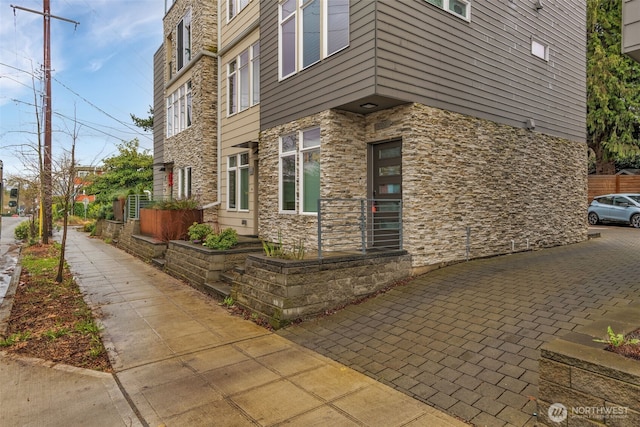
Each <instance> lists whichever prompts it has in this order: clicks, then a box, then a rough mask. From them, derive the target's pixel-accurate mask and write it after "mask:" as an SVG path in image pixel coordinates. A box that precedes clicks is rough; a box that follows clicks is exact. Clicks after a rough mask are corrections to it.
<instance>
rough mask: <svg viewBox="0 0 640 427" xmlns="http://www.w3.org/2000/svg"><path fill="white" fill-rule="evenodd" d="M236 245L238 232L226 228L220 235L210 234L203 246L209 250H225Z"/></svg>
mask: <svg viewBox="0 0 640 427" xmlns="http://www.w3.org/2000/svg"><path fill="white" fill-rule="evenodd" d="M237 244H238V232H237V231H236V230H234V229H233V228H226V229H224V230H222V231H221V232H220V234H216V233H211V234H209V235H208V236H207V238H206V239H205V241H204V243H203V246H206V247H208V248H211V249H219V250H226V249H231V248H232V247H234V246H235V245H237Z"/></svg>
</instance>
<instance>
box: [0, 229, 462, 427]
mask: <svg viewBox="0 0 640 427" xmlns="http://www.w3.org/2000/svg"><path fill="white" fill-rule="evenodd" d="M67 261H68V263H69V265H70V267H71V270H72V272H73V273H74V275H75V276H76V278H77V281H78V283H79V285H80V287H81V289H82V290H83V291H84V292H85V294H86V297H85V299H86V300H87V302H88V303H89V304H90V305H91V306H92V308H93V310H94V313H95V315H96V317H97V320H98V322H99V323H100V324H101V325H102V326H103V327H104V330H103V337H104V343H105V346H106V347H107V349H108V351H109V356H110V358H111V361H112V364H113V368H114V370H115V374H114V375H109V374H103V373H96V372H93V371H86V370H81V369H76V368H68V367H61V366H50V365H49V364H47V363H44V362H41V361H32V360H31V361H29V360H22V359H15V358H10V357H7V356H6V355H2V356H0V401H1V402H2V405H0V419H1V420H2V425H7V426H9V425H10V426H14V425H15V426H18V425H20V426H25V425H47V426H63V425H64V426H69V425H92V426H95V425H105V426H107V425H108V426H116V425H125V426H131V425H146V426H160V425H166V426H204V425H206V426H209V425H216V426H245V425H246V426H256V425H260V426H268V425H292V426H298V425H299V426H305V427H306V426H313V425H322V426H324V425H331V424H332V425H337V426H351V425H353V426H358V425H360V426H385V427H387V426H462V425H466V424H464V423H462V422H460V421H458V420H456V419H455V418H452V417H451V416H449V415H446V414H444V413H442V412H440V411H438V410H435V409H434V408H432V407H430V406H428V405H426V404H424V403H421V402H419V401H417V400H415V399H413V398H411V397H408V396H406V395H404V394H402V393H400V392H398V391H396V390H394V389H392V388H390V387H388V386H386V385H383V384H381V383H378V382H376V381H374V380H372V379H370V378H368V377H367V376H365V375H363V374H360V373H358V372H356V371H354V370H352V369H349V368H347V367H345V366H344V365H341V364H339V363H337V362H334V361H332V360H330V359H328V358H326V357H324V356H321V355H319V354H316V353H314V352H313V351H310V350H308V349H305V348H303V347H301V346H299V345H297V344H294V343H292V342H290V341H288V340H287V339H284V338H282V337H280V336H278V335H276V334H273V333H271V332H269V331H267V330H265V329H263V328H261V327H259V326H257V325H255V324H254V323H252V322H250V321H246V320H243V319H240V318H237V317H234V316H231V315H230V314H229V313H228V312H227V311H226V310H225V309H224V308H222V307H220V306H219V305H218V304H217V303H216V302H215V301H214V300H212V299H210V298H209V297H206V296H204V295H202V294H201V293H199V292H198V291H196V290H194V289H192V288H190V287H189V286H187V285H185V284H183V283H181V282H180V281H178V280H175V279H173V278H171V277H170V276H168V275H166V274H164V273H162V272H160V271H159V270H157V269H155V268H153V267H151V266H149V265H147V264H145V263H144V262H142V261H140V260H138V259H136V258H134V257H132V256H131V255H128V254H126V253H124V252H122V251H120V250H118V249H116V248H114V247H112V246H110V245H107V244H105V243H104V242H102V241H100V240H95V239H89V238H88V237H87V236H86V235H85V234H84V233H81V232H78V231H75V230H71V231H70V232H69V236H68V240H67ZM116 384H117V385H118V386H119V387H116ZM80 420H81V422H80ZM116 420H117V421H116Z"/></svg>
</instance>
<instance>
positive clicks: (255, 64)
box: [227, 43, 260, 115]
mask: <svg viewBox="0 0 640 427" xmlns="http://www.w3.org/2000/svg"><path fill="white" fill-rule="evenodd" d="M227 90H228V114H229V115H231V114H235V113H237V112H240V111H244V110H246V109H247V108H249V107H250V106H251V105H255V104H257V103H258V102H260V44H259V43H256V44H254V45H252V46H251V47H250V48H249V49H246V50H244V51H242V52H241V53H240V55H238V56H237V57H236V58H234V59H233V60H232V61H231V62H229V64H227Z"/></svg>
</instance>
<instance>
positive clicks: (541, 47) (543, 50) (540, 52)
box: [531, 37, 549, 62]
mask: <svg viewBox="0 0 640 427" xmlns="http://www.w3.org/2000/svg"><path fill="white" fill-rule="evenodd" d="M531 54H532V55H533V56H535V57H537V58H540V59H543V60H545V61H547V62H548V61H549V45H546V44H544V43H542V42H539V41H537V40H536V39H534V38H533V37H532V38H531Z"/></svg>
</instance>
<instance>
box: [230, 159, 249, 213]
mask: <svg viewBox="0 0 640 427" xmlns="http://www.w3.org/2000/svg"><path fill="white" fill-rule="evenodd" d="M227 165H228V167H227V209H228V210H240V211H248V210H249V153H241V154H234V155H233V156H229V158H228V163H227Z"/></svg>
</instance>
